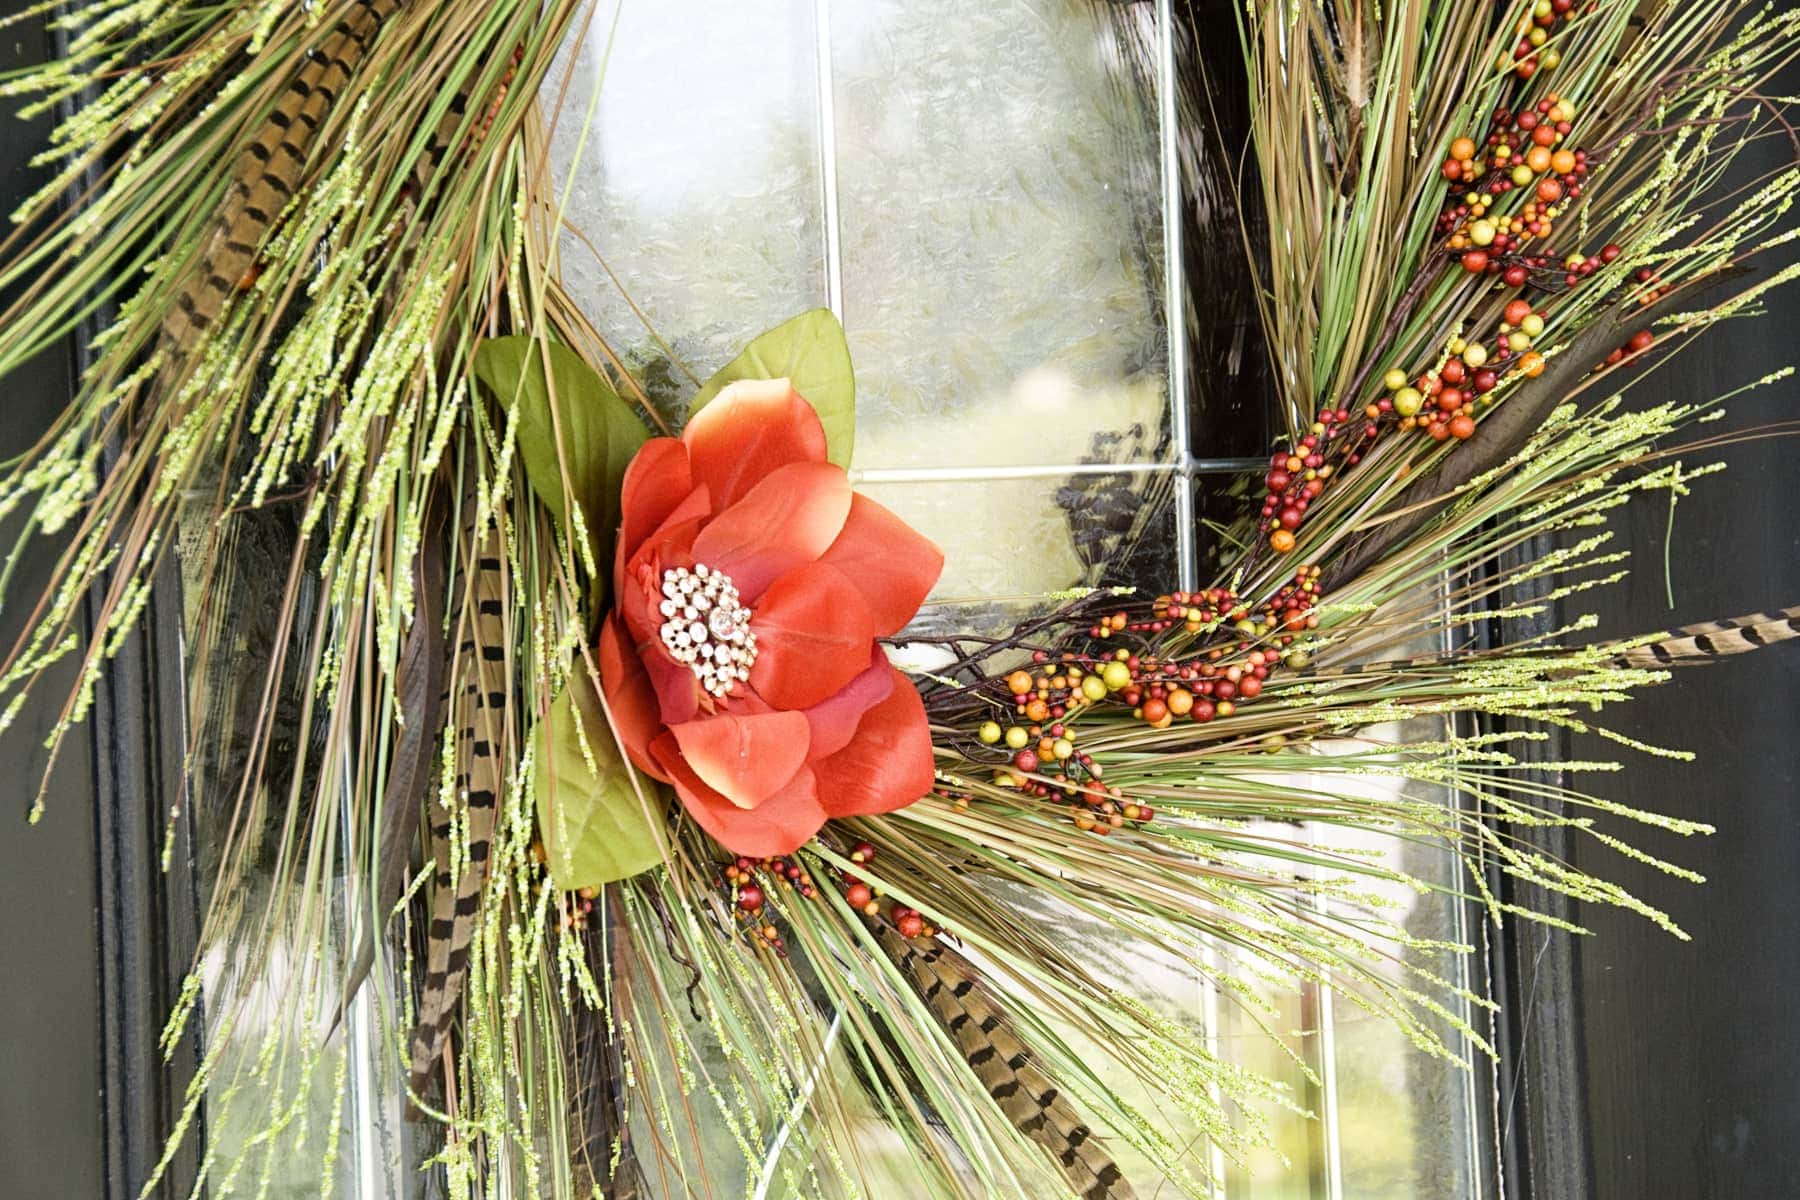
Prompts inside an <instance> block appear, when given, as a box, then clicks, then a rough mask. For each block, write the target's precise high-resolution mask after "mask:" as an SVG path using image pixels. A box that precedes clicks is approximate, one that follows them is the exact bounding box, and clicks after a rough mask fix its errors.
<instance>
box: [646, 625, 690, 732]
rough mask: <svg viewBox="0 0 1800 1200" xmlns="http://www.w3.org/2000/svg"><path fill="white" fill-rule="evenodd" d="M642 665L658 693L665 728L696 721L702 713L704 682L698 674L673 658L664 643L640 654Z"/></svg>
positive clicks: (655, 644)
mask: <svg viewBox="0 0 1800 1200" xmlns="http://www.w3.org/2000/svg"><path fill="white" fill-rule="evenodd" d="M638 661H639V662H640V663H642V664H643V667H644V673H645V674H646V675H647V676H649V678H650V686H651V688H652V689H654V690H655V692H656V708H657V712H658V713H660V714H661V716H662V722H663V724H664V725H679V724H681V723H682V722H683V721H691V720H693V719H694V714H695V713H697V712H699V711H700V681H699V680H698V679H696V678H695V677H694V672H693V671H692V670H690V669H689V668H688V667H687V666H686V665H685V664H683V663H678V662H676V661H675V660H674V659H672V658H670V657H669V652H668V651H667V650H666V649H664V648H663V644H662V642H661V641H660V640H659V641H656V642H653V643H651V644H650V645H648V646H645V647H644V648H643V649H641V650H640V651H638Z"/></svg>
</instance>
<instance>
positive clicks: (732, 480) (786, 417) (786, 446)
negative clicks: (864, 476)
mask: <svg viewBox="0 0 1800 1200" xmlns="http://www.w3.org/2000/svg"><path fill="white" fill-rule="evenodd" d="M681 440H682V441H683V442H685V443H687V448H688V453H689V456H690V460H691V462H692V464H693V472H694V480H695V482H697V483H704V484H706V485H708V486H709V487H711V488H712V494H713V499H714V500H715V501H717V503H718V505H719V507H720V509H724V508H725V507H726V506H727V505H731V504H735V503H737V501H738V500H739V499H740V498H742V497H743V495H744V494H745V493H746V492H748V491H749V490H750V489H751V488H752V487H754V486H756V483H757V481H758V480H760V479H761V478H762V477H763V476H765V475H768V474H769V473H770V472H772V471H774V470H776V469H777V468H780V467H785V466H787V465H788V464H789V463H801V462H816V463H822V462H824V461H825V428H824V426H822V425H820V424H819V414H818V413H816V412H814V411H813V406H812V405H810V404H808V403H807V402H806V399H805V397H803V396H801V395H800V393H799V392H796V391H795V390H794V388H793V385H792V384H790V383H789V382H788V381H787V380H785V379H741V380H739V381H738V382H736V383H734V384H731V385H729V386H728V387H726V388H725V389H724V390H723V391H721V392H720V393H719V394H718V395H717V396H714V397H713V399H712V403H710V404H708V405H707V406H706V407H705V408H703V409H701V410H700V411H699V412H697V413H695V414H694V415H693V417H692V418H691V419H690V420H689V421H688V423H687V428H686V429H685V430H683V431H682V434H681Z"/></svg>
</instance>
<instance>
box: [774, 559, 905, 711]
mask: <svg viewBox="0 0 1800 1200" xmlns="http://www.w3.org/2000/svg"><path fill="white" fill-rule="evenodd" d="M750 631H751V632H752V633H754V634H755V635H756V642H757V647H756V662H755V663H754V664H753V665H752V666H751V668H750V686H751V687H753V688H755V689H756V693H757V695H759V696H761V697H762V698H763V699H764V700H767V701H768V702H769V703H770V704H772V705H774V706H775V707H776V708H796V709H804V708H811V707H812V706H813V705H815V704H818V703H819V702H820V701H822V700H825V699H827V698H828V697H830V696H831V695H832V693H834V692H836V691H838V690H839V689H841V688H842V687H843V686H844V685H845V684H847V683H849V682H850V681H851V680H852V679H854V678H856V677H857V676H858V675H860V674H861V673H862V672H863V671H864V670H865V669H866V668H867V667H868V665H869V643H870V642H871V641H872V640H873V639H874V637H875V634H874V623H873V620H872V619H871V618H870V616H869V606H868V605H867V604H866V603H864V602H863V598H862V593H861V592H859V591H857V589H856V587H855V585H853V584H852V583H851V582H850V581H849V580H848V579H846V578H845V577H844V573H843V572H842V571H839V570H838V569H837V568H835V567H827V566H823V565H821V564H819V563H807V564H806V565H805V566H803V567H800V568H798V569H796V570H793V571H789V572H788V573H787V574H786V575H783V576H782V577H781V578H780V579H777V580H776V581H775V583H774V584H773V586H771V587H770V588H769V590H768V591H767V592H765V593H763V597H762V599H761V601H759V602H758V603H757V606H756V609H755V611H754V613H753V614H752V616H751V618H750Z"/></svg>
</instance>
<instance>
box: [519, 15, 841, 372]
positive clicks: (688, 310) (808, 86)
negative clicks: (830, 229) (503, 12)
mask: <svg viewBox="0 0 1800 1200" xmlns="http://www.w3.org/2000/svg"><path fill="white" fill-rule="evenodd" d="M610 15H611V10H610V9H608V10H606V11H605V12H601V13H599V14H597V16H596V18H595V21H594V24H593V25H592V26H591V27H590V29H589V31H588V35H587V38H586V39H585V40H584V41H582V42H580V43H579V44H578V45H577V46H576V47H575V48H574V49H573V50H572V51H571V52H569V53H568V54H567V55H565V65H567V66H568V67H569V68H570V73H569V76H568V78H569V84H568V91H567V95H566V97H565V99H564V101H563V109H562V112H561V114H560V116H559V119H558V121H557V125H556V130H555V134H554V139H553V146H552V149H553V156H554V161H555V163H556V166H557V179H558V185H559V187H560V186H561V184H562V181H564V180H567V179H570V178H571V174H572V178H573V183H572V186H571V190H570V192H569V200H568V207H567V220H568V222H569V224H570V225H571V226H573V227H574V229H575V230H576V231H577V233H576V234H571V235H569V236H566V237H565V238H564V239H563V254H564V255H565V263H566V267H565V277H566V279H567V281H568V283H569V287H570V290H571V292H572V293H573V295H574V298H575V299H576V301H577V302H578V303H579V304H580V306H581V309H582V312H583V313H584V314H585V315H586V316H587V318H588V320H589V321H590V322H592V323H593V325H594V327H595V328H597V329H599V330H602V331H603V332H604V334H605V336H606V337H607V339H608V340H609V342H610V343H611V344H612V346H613V349H614V350H616V351H618V352H619V353H621V354H622V355H624V356H625V358H626V361H627V362H628V363H629V364H631V365H632V366H634V367H636V368H639V369H640V373H641V374H642V375H643V377H644V382H645V384H646V386H647V387H649V388H650V390H651V394H652V395H653V396H655V397H656V398H657V399H658V400H659V401H660V402H662V403H663V404H664V405H665V407H669V406H672V405H673V403H674V402H675V400H676V399H677V398H678V397H685V396H686V395H688V394H690V393H691V392H692V391H693V390H694V388H695V386H696V382H695V380H693V379H689V378H688V377H687V375H686V374H685V373H684V370H683V368H685V369H686V371H687V372H691V373H692V374H693V375H694V376H696V377H698V379H705V378H706V377H707V376H708V375H710V374H711V373H712V372H713V371H714V370H716V369H718V368H719V367H721V366H723V365H724V364H725V363H726V362H728V361H729V360H730V359H731V358H732V356H734V355H735V354H736V353H737V352H738V350H739V349H741V348H742V346H743V344H744V342H745V341H746V340H748V339H749V338H750V337H753V336H754V335H756V334H757V333H760V332H761V331H762V330H764V329H767V328H769V327H770V326H772V325H775V324H778V323H780V322H781V321H784V320H786V319H787V318H788V317H791V316H793V315H794V314H795V313H798V312H802V311H804V310H806V309H809V308H817V307H819V306H821V305H823V304H824V303H825V302H826V295H825V235H824V226H823V219H824V218H823V211H824V192H823V188H822V185H821V182H820V156H819V80H818V61H817V56H816V53H815V47H816V44H817V36H816V32H815V26H814V24H813V4H812V3H811V0H786V2H782V3H772V4H713V3H706V2H705V0H658V2H657V3H655V4H626V5H624V6H622V7H621V9H620V15H619V21H618V30H617V33H616V34H614V35H612V36H611V47H610V53H609V46H608V38H609V26H608V21H609V19H610ZM702 30H704V35H703V36H702V35H700V33H699V31H702ZM562 78H563V72H562V71H560V70H559V71H555V72H552V74H551V76H550V80H551V83H550V87H549V88H547V89H546V92H547V97H548V96H550V95H553V92H552V91H551V89H553V88H555V87H557V86H560V83H561V80H562ZM596 87H599V89H600V90H599V98H598V103H597V105H596V106H595V108H594V112H593V117H592V119H591V120H589V119H588V106H589V103H590V101H591V100H593V98H594V94H595V88H596ZM571 167H574V170H573V172H571ZM602 260H603V261H602ZM609 270H610V272H611V274H610V275H609V273H608V272H609ZM615 277H616V279H617V281H618V282H615V281H614V278H615ZM621 285H622V287H623V289H624V290H623V293H621ZM627 296H628V297H629V301H628V300H627V298H626V297H627ZM633 305H635V306H636V309H637V311H636V312H634V311H633ZM640 314H641V316H640ZM646 321H647V322H648V323H649V326H650V328H651V329H654V330H655V332H656V334H658V335H660V336H661V338H662V339H663V340H664V341H665V342H666V344H667V347H668V350H669V351H671V352H672V353H673V358H674V363H670V362H669V361H668V355H667V354H666V353H665V351H664V349H663V348H662V346H659V345H658V342H657V340H656V338H655V337H654V336H652V334H651V333H650V332H649V330H647V329H646V328H645V322H646Z"/></svg>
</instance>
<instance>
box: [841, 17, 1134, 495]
mask: <svg viewBox="0 0 1800 1200" xmlns="http://www.w3.org/2000/svg"><path fill="white" fill-rule="evenodd" d="M1109 10H1111V12H1112V15H1111V16H1110V17H1109V16H1108V15H1107V14H1108V11H1109ZM831 12H832V17H831V20H832V29H831V32H832V41H831V46H832V60H833V61H832V70H833V77H834V80H835V88H834V98H835V104H836V110H837V122H836V128H837V145H836V153H837V163H838V181H839V190H840V194H841V197H842V216H841V228H842V244H843V284H844V317H845V325H846V327H847V329H848V330H849V332H850V339H851V347H852V350H853V351H854V353H855V356H856V361H857V369H858V375H859V383H860V388H861V392H860V396H859V400H858V416H859V419H860V422H861V426H862V428H863V430H865V431H866V436H867V437H868V438H870V439H871V442H872V446H871V450H870V453H869V455H868V456H867V457H861V456H859V459H858V461H859V463H860V465H863V466H923V465H936V466H942V465H964V464H996V463H1005V464H1017V463H1031V462H1069V461H1075V460H1074V459H1071V458H1070V457H1069V456H1068V455H1069V442H1070V441H1073V442H1074V443H1075V444H1076V445H1077V446H1078V447H1080V448H1082V449H1084V450H1085V448H1086V446H1085V443H1086V442H1087V441H1088V439H1089V438H1091V437H1092V436H1093V435H1094V434H1095V433H1098V432H1101V431H1105V430H1110V429H1117V428H1121V427H1123V426H1125V425H1128V424H1131V423H1133V422H1149V423H1151V425H1152V427H1153V428H1158V429H1160V428H1161V427H1162V426H1163V425H1164V424H1166V415H1165V410H1166V408H1167V403H1166V396H1167V389H1166V379H1167V351H1166V346H1167V338H1166V335H1165V331H1164V322H1163V311H1162V302H1161V299H1160V297H1161V292H1162V287H1163V274H1162V218H1161V199H1160V188H1159V184H1158V174H1157V161H1158V159H1157V147H1158V142H1157V127H1156V122H1155V108H1154V97H1153V96H1151V95H1148V94H1144V93H1143V92H1142V91H1141V90H1138V89H1133V88H1130V87H1125V86H1121V83H1122V80H1121V73H1122V69H1121V65H1120V63H1119V62H1118V55H1119V53H1120V49H1119V47H1120V41H1119V36H1118V31H1117V30H1115V29H1113V28H1112V27H1110V25H1109V21H1111V20H1123V21H1131V20H1136V19H1140V18H1139V17H1137V16H1134V15H1133V14H1134V13H1135V14H1142V17H1143V19H1147V18H1148V14H1150V13H1151V12H1152V9H1151V6H1149V5H1137V6H1112V5H1093V4H1087V3H1079V2H1077V3H1066V2H1064V3H1058V2H1042V0H1040V2H1033V3H1027V2H1018V0H1012V2H1000V3H983V4H968V3H964V2H961V0H926V2H920V0H905V2H904V3H901V2H899V0H884V2H879V3H840V4H833V5H832V6H831ZM975 414H978V416H976V415H975ZM971 421H975V422H977V423H978V425H979V427H980V429H981V431H982V433H983V434H984V435H985V436H977V437H969V436H959V435H960V434H961V433H962V432H964V431H965V427H966V426H967V425H969V424H970V422H971ZM1153 449H1154V447H1153Z"/></svg>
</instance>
